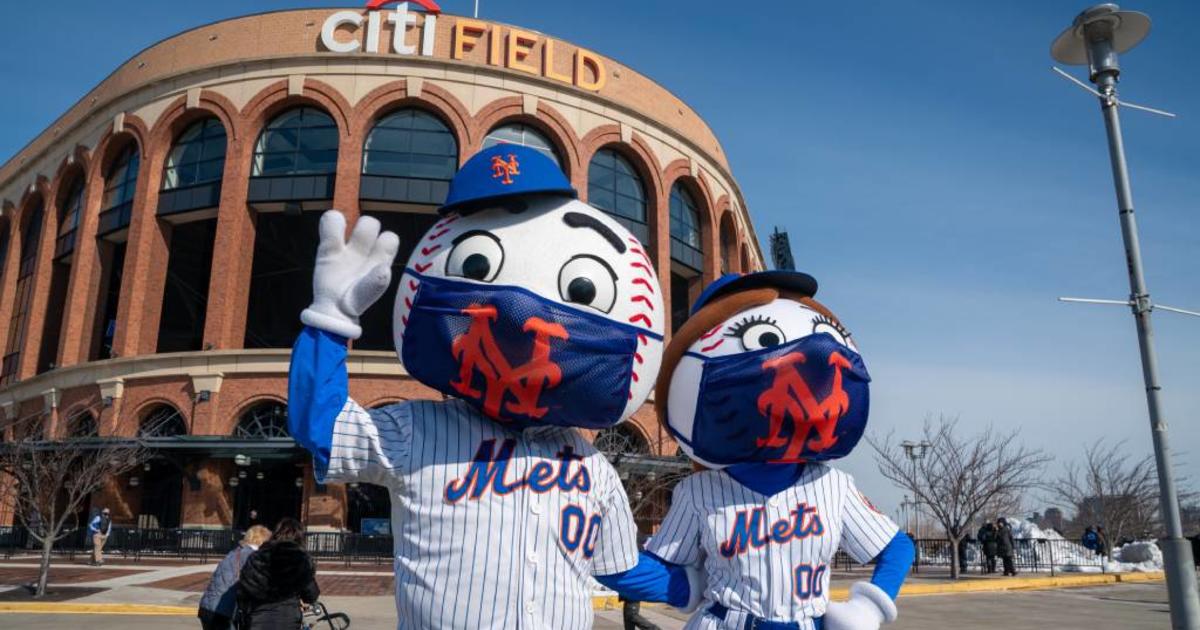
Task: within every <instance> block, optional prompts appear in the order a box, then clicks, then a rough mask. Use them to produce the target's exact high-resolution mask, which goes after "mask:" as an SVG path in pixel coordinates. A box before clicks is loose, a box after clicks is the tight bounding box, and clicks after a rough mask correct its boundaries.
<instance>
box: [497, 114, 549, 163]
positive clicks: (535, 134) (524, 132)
mask: <svg viewBox="0 0 1200 630" xmlns="http://www.w3.org/2000/svg"><path fill="white" fill-rule="evenodd" d="M497 144H519V145H521V146H525V147H529V148H531V149H537V150H538V151H540V152H542V153H544V154H545V155H546V157H548V158H550V159H551V160H554V163H555V164H557V165H559V167H562V160H561V159H560V158H559V157H558V150H557V149H555V148H554V145H553V144H552V143H551V142H550V139H549V138H547V137H546V135H545V134H543V133H542V132H541V131H538V130H537V129H536V128H534V127H531V126H529V125H526V124H524V123H508V124H506V125H500V126H499V127H496V128H494V129H492V130H491V131H489V132H488V135H487V136H485V137H484V138H483V148H485V149H486V148H488V147H490V146H495V145H497Z"/></svg>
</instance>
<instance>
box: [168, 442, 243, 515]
mask: <svg viewBox="0 0 1200 630" xmlns="http://www.w3.org/2000/svg"><path fill="white" fill-rule="evenodd" d="M188 468H189V469H190V471H191V472H192V474H194V475H195V476H196V478H197V479H198V480H199V481H200V488H199V489H198V490H192V486H191V484H190V482H188V480H187V479H186V478H185V479H184V482H183V501H182V503H183V506H182V507H181V508H180V511H181V512H182V513H181V514H180V515H179V522H180V524H181V525H182V526H183V527H198V528H205V529H218V528H221V527H232V526H233V489H232V488H229V487H228V486H227V485H226V480H227V479H228V478H229V477H230V476H231V475H233V474H236V473H233V472H231V469H232V465H231V463H230V461H229V460H227V459H224V460H218V459H205V460H203V461H200V462H197V463H196V464H194V465H192V466H189V467H188Z"/></svg>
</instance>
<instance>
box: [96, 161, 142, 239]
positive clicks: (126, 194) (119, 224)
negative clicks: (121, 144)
mask: <svg viewBox="0 0 1200 630" xmlns="http://www.w3.org/2000/svg"><path fill="white" fill-rule="evenodd" d="M140 166H141V157H140V156H139V154H138V148H137V144H136V143H134V142H130V143H129V144H127V145H126V146H125V148H124V149H122V150H121V152H120V153H118V154H117V157H116V159H114V160H113V161H112V164H110V165H109V166H108V175H106V176H105V178H104V198H103V201H101V203H100V208H101V210H100V226H99V227H98V228H97V232H96V235H97V236H105V235H107V234H111V233H113V232H116V231H118V230H121V229H124V228H127V227H129V219H130V217H131V215H132V211H133V195H134V192H135V191H136V189H137V178H138V169H139V167H140Z"/></svg>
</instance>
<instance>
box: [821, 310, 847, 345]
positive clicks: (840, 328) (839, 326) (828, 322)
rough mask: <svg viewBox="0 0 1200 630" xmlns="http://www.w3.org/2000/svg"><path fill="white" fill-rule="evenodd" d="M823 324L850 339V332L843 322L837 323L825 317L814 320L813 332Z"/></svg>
mask: <svg viewBox="0 0 1200 630" xmlns="http://www.w3.org/2000/svg"><path fill="white" fill-rule="evenodd" d="M821 324H825V325H826V326H830V327H832V328H833V329H834V330H836V331H838V332H839V333H842V336H843V337H845V338H847V339H849V338H850V331H849V330H846V327H845V326H843V325H842V324H841V322H836V321H834V320H833V319H832V318H830V317H827V316H825V315H817V318H816V319H814V320H813V330H816V329H817V326H820V325H821Z"/></svg>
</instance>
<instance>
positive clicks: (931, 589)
mask: <svg viewBox="0 0 1200 630" xmlns="http://www.w3.org/2000/svg"><path fill="white" fill-rule="evenodd" d="M1163 579H1164V575H1163V573H1162V572H1161V571H1159V572H1154V573H1104V574H1098V575H1097V574H1083V575H1060V576H1057V577H1028V578H1009V579H994V580H968V581H963V582H950V583H947V584H905V585H904V587H903V588H901V589H900V595H901V596H905V595H907V596H918V595H949V594H953V593H986V592H998V591H1036V590H1042V589H1054V588H1079V587H1084V586H1103V585H1105V584H1118V583H1134V582H1157V581H1160V580H1163ZM838 590H844V589H834V591H835V594H834V595H833V597H834V598H835V599H836V598H838V595H836V591H838Z"/></svg>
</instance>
